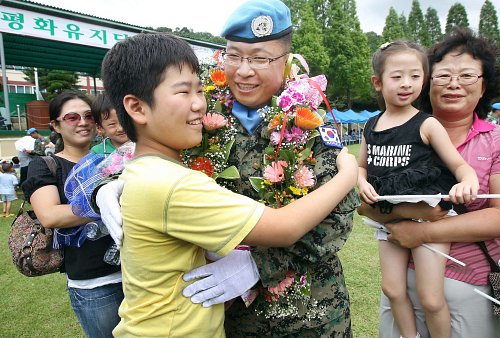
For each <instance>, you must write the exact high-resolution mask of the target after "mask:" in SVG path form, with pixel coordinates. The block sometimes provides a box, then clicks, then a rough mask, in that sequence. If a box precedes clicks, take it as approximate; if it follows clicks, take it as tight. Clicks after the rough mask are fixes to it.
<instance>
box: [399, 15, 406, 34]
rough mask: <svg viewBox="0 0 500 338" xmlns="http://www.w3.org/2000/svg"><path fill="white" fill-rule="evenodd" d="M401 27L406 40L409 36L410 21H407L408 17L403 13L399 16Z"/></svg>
mask: <svg viewBox="0 0 500 338" xmlns="http://www.w3.org/2000/svg"><path fill="white" fill-rule="evenodd" d="M399 25H400V26H401V29H402V30H403V36H402V38H406V37H407V36H408V21H407V20H406V16H405V15H404V14H403V13H401V15H400V16H399Z"/></svg>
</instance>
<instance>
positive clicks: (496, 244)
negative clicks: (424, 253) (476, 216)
mask: <svg viewBox="0 0 500 338" xmlns="http://www.w3.org/2000/svg"><path fill="white" fill-rule="evenodd" d="M457 149H458V151H459V153H460V154H461V155H462V157H463V158H464V159H465V161H466V162H467V163H468V164H469V165H470V166H471V167H472V168H474V169H475V170H476V174H477V177H478V179H479V193H480V194H489V193H490V190H489V179H490V176H492V175H498V174H500V126H497V125H494V124H492V123H489V122H486V121H484V120H480V119H479V118H478V117H477V115H475V114H474V123H473V124H472V127H471V129H470V131H469V135H468V136H467V139H466V140H465V142H464V143H463V144H462V145H460V146H459V147H458V148H457ZM489 202H490V200H489V199H479V198H478V199H476V200H475V201H473V202H471V203H468V204H467V205H466V207H467V210H468V211H474V210H479V209H484V208H487V207H488V206H489ZM471 226H474V224H471ZM485 242H486V246H487V248H488V252H489V254H490V255H491V256H492V257H493V258H494V259H495V261H496V262H498V260H499V259H500V238H497V239H494V240H490V241H485ZM450 256H452V257H455V258H456V259H458V260H461V261H462V262H464V263H466V264H467V265H466V266H465V267H462V266H460V265H458V264H456V263H454V262H452V261H450V260H448V261H447V262H446V271H445V276H446V277H448V278H452V279H455V280H459V281H462V282H466V283H469V284H474V285H486V284H488V281H487V278H488V273H489V272H490V265H489V264H488V261H487V260H486V258H485V256H484V254H483V252H482V251H481V249H480V248H479V246H477V244H475V243H452V244H451V249H450Z"/></svg>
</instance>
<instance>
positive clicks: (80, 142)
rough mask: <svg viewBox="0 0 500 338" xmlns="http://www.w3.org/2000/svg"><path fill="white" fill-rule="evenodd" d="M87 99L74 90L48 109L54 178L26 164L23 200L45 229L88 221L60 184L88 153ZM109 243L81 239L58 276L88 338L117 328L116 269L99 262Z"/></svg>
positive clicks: (91, 126)
mask: <svg viewBox="0 0 500 338" xmlns="http://www.w3.org/2000/svg"><path fill="white" fill-rule="evenodd" d="M90 106H91V101H90V99H89V98H88V97H87V96H85V95H84V94H82V93H80V92H64V93H61V94H59V95H58V96H57V97H55V98H54V99H53V100H52V101H51V102H50V105H49V114H50V120H51V124H52V126H53V128H54V130H55V132H57V133H58V135H59V137H60V138H61V141H62V142H61V149H60V151H59V152H57V153H56V154H55V155H54V156H53V157H52V158H53V159H54V160H55V163H56V165H57V169H56V175H55V176H54V175H53V174H52V173H51V171H50V169H49V167H48V166H47V164H46V162H45V161H44V160H43V159H42V158H40V157H38V158H35V159H34V160H33V161H32V162H30V164H29V168H28V178H27V179H26V181H25V182H24V183H23V185H22V188H23V190H24V193H25V196H26V199H27V200H29V202H30V203H31V205H32V207H33V210H34V211H35V213H36V215H37V216H38V219H39V220H40V222H41V223H42V224H43V226H44V227H46V228H72V227H76V226H78V225H81V224H85V223H87V222H89V221H91V220H90V219H86V218H81V217H78V216H75V215H74V214H73V212H72V210H71V205H70V204H67V199H66V197H65V195H64V182H65V181H66V178H67V176H68V173H69V172H70V170H71V168H73V166H74V165H75V164H76V163H77V162H78V161H79V160H80V159H81V158H82V157H83V156H85V155H86V154H88V152H89V148H90V143H91V141H92V139H93V137H94V135H95V131H96V125H95V121H94V117H93V115H92V113H91V111H90ZM111 243H112V239H111V237H110V236H106V237H102V238H101V239H98V240H95V241H90V240H88V241H84V242H83V244H82V245H81V246H79V247H76V246H65V247H64V263H63V267H62V269H61V272H65V273H66V275H67V278H68V292H69V297H70V300H71V305H72V307H73V310H74V312H75V314H76V316H77V317H78V320H79V322H80V324H81V326H82V328H83V330H84V331H85V334H86V335H87V336H88V337H92V338H95V337H112V334H111V331H112V330H113V329H114V327H115V326H116V325H117V324H118V322H119V320H120V318H119V317H118V307H119V305H120V303H121V301H122V299H123V292H122V285H121V272H120V266H115V265H110V264H107V263H105V262H104V260H103V257H104V253H105V252H106V250H107V249H108V246H109V245H110V244H111Z"/></svg>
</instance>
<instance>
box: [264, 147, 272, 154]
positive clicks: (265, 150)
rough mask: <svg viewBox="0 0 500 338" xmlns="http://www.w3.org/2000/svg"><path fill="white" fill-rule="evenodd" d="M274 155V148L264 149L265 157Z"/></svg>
mask: <svg viewBox="0 0 500 338" xmlns="http://www.w3.org/2000/svg"><path fill="white" fill-rule="evenodd" d="M273 154H274V147H266V149H264V155H273Z"/></svg>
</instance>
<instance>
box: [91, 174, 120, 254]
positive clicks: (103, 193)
mask: <svg viewBox="0 0 500 338" xmlns="http://www.w3.org/2000/svg"><path fill="white" fill-rule="evenodd" d="M124 184H125V183H124V182H123V181H121V180H114V181H112V182H109V183H107V184H105V185H104V186H102V187H101V188H100V189H99V191H98V192H97V195H96V198H95V202H96V204H97V206H98V207H99V209H100V211H101V220H102V222H103V223H104V225H106V228H107V229H108V231H109V234H110V235H111V237H112V238H113V240H114V241H115V243H116V245H118V247H119V246H120V244H121V242H122V239H123V229H122V223H123V221H122V214H121V210H120V202H119V201H120V195H121V194H122V192H123V186H124Z"/></svg>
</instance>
